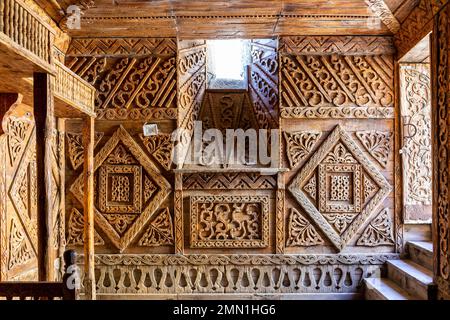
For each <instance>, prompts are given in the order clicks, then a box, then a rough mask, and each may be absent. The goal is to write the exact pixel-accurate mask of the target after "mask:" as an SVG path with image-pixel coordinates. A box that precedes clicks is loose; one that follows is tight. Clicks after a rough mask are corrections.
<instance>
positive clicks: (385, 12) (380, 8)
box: [365, 0, 400, 34]
mask: <svg viewBox="0 0 450 320" xmlns="http://www.w3.org/2000/svg"><path fill="white" fill-rule="evenodd" d="M365 1H366V3H367V5H368V6H369V8H370V9H371V10H372V11H373V13H374V14H375V15H376V16H378V18H380V20H381V21H382V22H383V23H384V24H385V25H386V27H387V28H388V29H389V30H390V31H391V32H392V33H393V34H396V33H397V32H398V31H399V30H400V22H399V21H398V20H397V18H396V17H395V15H394V14H393V13H392V11H391V9H389V7H388V6H387V4H386V2H385V1H384V0H365Z"/></svg>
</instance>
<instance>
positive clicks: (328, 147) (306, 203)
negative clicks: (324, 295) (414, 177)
mask: <svg viewBox="0 0 450 320" xmlns="http://www.w3.org/2000/svg"><path fill="white" fill-rule="evenodd" d="M339 141H341V142H342V143H343V145H344V146H345V147H346V148H347V149H348V150H349V151H350V152H351V153H352V155H353V156H354V158H355V159H356V160H357V162H358V163H359V164H360V165H361V169H363V170H364V171H365V172H366V173H367V174H368V175H369V176H370V177H371V179H372V180H373V181H374V182H375V183H376V184H377V185H378V186H379V190H378V191H377V193H376V194H375V195H374V196H373V197H372V198H371V199H370V201H369V202H368V203H367V204H366V205H365V206H364V207H363V208H362V209H361V212H360V213H359V214H358V216H357V217H356V218H355V219H354V220H353V222H352V223H351V225H350V226H349V227H348V228H347V229H346V230H345V231H344V233H343V234H342V235H339V234H338V233H337V232H336V230H334V228H333V227H332V226H331V225H330V224H329V223H328V221H327V220H326V219H325V217H324V216H323V215H322V213H321V212H320V211H319V210H318V209H317V208H316V206H315V204H314V203H313V202H312V201H311V200H310V198H309V197H308V195H307V194H306V193H305V192H304V191H303V184H304V183H305V181H306V179H307V178H308V177H310V176H311V175H312V174H313V173H314V172H315V171H316V169H317V167H318V166H319V165H320V164H321V162H322V161H323V160H324V158H325V157H326V156H327V154H328V153H329V152H331V151H332V149H333V148H334V147H335V146H336V144H337V143H338V142H339ZM288 189H289V191H290V192H291V194H292V195H293V196H294V198H295V199H296V200H297V202H298V203H299V204H300V205H301V206H302V207H303V209H304V210H305V212H306V213H307V214H308V215H309V216H310V217H311V219H312V220H314V222H315V223H316V224H317V225H318V226H319V227H320V229H321V230H322V231H323V232H324V234H325V235H326V236H327V237H328V239H329V240H330V241H331V243H332V244H333V245H334V246H335V247H336V248H337V249H338V250H342V249H343V248H345V246H346V245H347V244H348V243H349V241H350V240H351V239H352V238H353V237H354V236H355V235H356V234H357V232H358V230H359V229H360V228H361V227H362V225H363V224H364V223H365V222H367V220H368V219H369V218H370V217H371V216H372V215H374V214H375V213H376V210H377V208H378V207H379V206H380V205H381V204H382V202H383V201H384V200H385V199H386V197H387V196H388V195H389V193H390V192H391V191H392V186H391V185H390V184H389V182H388V181H387V180H386V178H385V177H384V176H383V175H382V174H381V172H380V171H379V170H378V169H377V167H376V166H375V165H374V164H373V163H372V162H371V161H370V160H369V159H368V158H367V157H366V156H365V155H364V153H363V151H362V150H361V149H360V148H359V147H358V145H357V144H356V143H355V142H354V141H353V139H352V138H351V137H350V135H349V134H347V133H346V132H345V131H344V130H343V128H342V127H341V126H340V125H337V126H336V128H335V129H334V130H333V131H332V132H331V133H330V135H329V136H328V137H327V138H326V139H325V141H324V142H323V143H322V145H321V146H320V147H319V148H318V149H317V150H316V152H315V153H314V154H313V155H312V156H311V158H310V159H309V161H308V162H307V163H306V164H305V165H304V166H303V167H302V168H301V169H300V171H299V173H297V175H296V176H295V177H294V179H293V181H292V183H291V184H290V185H289V187H288Z"/></svg>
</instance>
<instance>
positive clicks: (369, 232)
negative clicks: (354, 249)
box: [357, 209, 395, 247]
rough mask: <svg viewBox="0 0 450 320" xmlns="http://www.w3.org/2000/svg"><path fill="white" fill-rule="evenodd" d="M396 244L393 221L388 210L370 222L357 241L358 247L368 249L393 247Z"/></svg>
mask: <svg viewBox="0 0 450 320" xmlns="http://www.w3.org/2000/svg"><path fill="white" fill-rule="evenodd" d="M394 244H395V242H394V237H393V232H392V221H391V218H390V217H389V212H388V210H387V209H384V210H382V211H381V212H380V213H379V214H378V215H377V216H376V217H375V219H373V220H372V222H370V224H369V225H368V226H367V228H366V229H365V230H364V232H363V234H362V236H361V237H360V238H359V239H358V241H357V245H359V246H367V247H375V246H393V245H394Z"/></svg>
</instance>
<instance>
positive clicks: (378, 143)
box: [356, 131, 392, 168]
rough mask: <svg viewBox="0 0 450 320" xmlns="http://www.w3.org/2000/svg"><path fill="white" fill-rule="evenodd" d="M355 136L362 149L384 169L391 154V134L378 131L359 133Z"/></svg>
mask: <svg viewBox="0 0 450 320" xmlns="http://www.w3.org/2000/svg"><path fill="white" fill-rule="evenodd" d="M356 136H357V137H358V139H359V141H361V143H362V145H363V146H364V148H365V149H366V150H367V151H368V152H369V153H370V155H371V156H372V157H374V158H375V159H376V160H377V161H378V162H379V163H380V165H381V166H382V167H383V168H386V167H387V165H388V161H389V155H390V154H391V144H392V133H391V132H380V131H359V132H356Z"/></svg>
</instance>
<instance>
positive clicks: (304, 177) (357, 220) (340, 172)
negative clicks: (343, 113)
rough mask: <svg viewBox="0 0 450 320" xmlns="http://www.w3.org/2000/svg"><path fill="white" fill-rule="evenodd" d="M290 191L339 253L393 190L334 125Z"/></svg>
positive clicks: (347, 136)
mask: <svg viewBox="0 0 450 320" xmlns="http://www.w3.org/2000/svg"><path fill="white" fill-rule="evenodd" d="M289 190H290V192H291V193H292V195H293V196H294V197H295V198H296V200H297V201H298V202H299V203H300V205H301V206H302V207H303V209H304V210H305V212H306V213H307V214H308V215H309V216H310V217H311V218H312V219H313V220H314V221H315V223H316V224H317V225H318V226H319V227H320V228H321V229H322V231H323V232H324V234H325V235H326V236H327V237H328V238H329V239H330V241H331V242H332V243H333V245H334V246H335V247H336V248H338V249H339V250H342V249H343V248H344V247H345V246H346V245H347V244H348V243H349V241H350V240H351V239H352V238H353V237H354V236H355V235H356V233H357V231H358V230H359V228H360V227H361V226H362V225H363V224H365V222H366V221H367V220H368V219H369V218H370V217H371V216H372V215H373V213H374V211H375V210H376V209H377V208H378V206H380V204H381V203H382V202H383V201H384V200H385V199H386V197H387V196H388V194H389V193H390V192H391V190H392V187H391V185H390V184H389V183H388V182H387V180H386V179H385V178H384V176H383V175H382V174H381V173H380V171H379V170H378V169H377V168H376V166H375V165H374V164H373V163H372V162H371V161H370V160H369V159H368V158H367V157H366V156H365V154H364V153H363V152H362V151H361V149H360V148H359V147H358V146H357V145H356V143H355V142H354V141H353V139H352V138H351V137H350V135H349V134H347V133H346V132H345V131H344V130H343V129H342V128H341V127H340V126H337V127H336V128H335V129H334V131H333V132H332V133H331V134H330V135H329V136H328V138H327V139H326V140H325V141H324V142H323V143H322V145H321V146H320V147H319V149H317V151H316V152H315V153H314V154H313V155H312V157H311V158H310V160H309V161H308V162H307V163H306V164H305V165H304V166H303V168H301V170H300V171H299V173H298V174H297V175H296V176H295V178H294V180H293V181H292V183H291V185H290V186H289Z"/></svg>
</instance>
